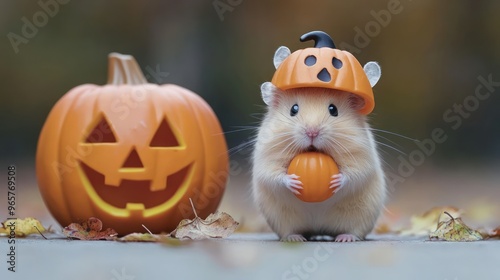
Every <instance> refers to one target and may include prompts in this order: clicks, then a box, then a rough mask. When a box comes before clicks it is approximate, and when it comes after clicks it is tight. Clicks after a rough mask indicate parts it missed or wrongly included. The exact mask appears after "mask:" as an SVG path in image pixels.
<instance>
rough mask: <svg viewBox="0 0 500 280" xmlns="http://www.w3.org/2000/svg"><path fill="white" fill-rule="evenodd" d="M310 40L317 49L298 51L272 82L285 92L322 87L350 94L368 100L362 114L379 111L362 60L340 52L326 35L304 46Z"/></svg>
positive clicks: (320, 34)
mask: <svg viewBox="0 0 500 280" xmlns="http://www.w3.org/2000/svg"><path fill="white" fill-rule="evenodd" d="M308 40H314V41H315V45H314V47H313V48H306V49H302V50H297V51H295V52H294V53H292V54H290V55H289V56H288V57H286V59H284V60H283V62H282V63H281V64H280V65H279V67H277V69H276V72H275V73H274V76H273V79H272V81H271V82H272V83H273V84H274V85H275V86H276V87H278V88H279V89H282V90H287V89H292V88H303V87H320V88H330V89H336V90H342V91H346V92H350V93H353V94H355V95H357V96H359V97H361V98H362V99H363V100H364V106H363V107H362V108H361V109H359V112H360V113H361V114H365V115H367V114H369V113H371V111H372V110H373V108H374V107H375V101H374V98H373V90H372V87H371V85H370V81H369V79H368V77H367V75H366V73H365V71H363V67H362V66H361V64H360V63H359V62H358V60H357V59H356V58H355V57H354V56H353V55H352V54H351V53H349V52H347V51H343V50H338V49H336V48H335V44H334V43H333V40H332V38H331V37H330V36H328V34H326V33H324V32H322V31H312V32H309V33H307V34H304V35H302V36H301V37H300V41H302V42H304V41H308ZM377 67H378V66H377ZM377 79H378V78H377Z"/></svg>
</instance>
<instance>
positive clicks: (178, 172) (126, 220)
mask: <svg viewBox="0 0 500 280" xmlns="http://www.w3.org/2000/svg"><path fill="white" fill-rule="evenodd" d="M109 62H110V65H109V80H108V84H107V85H104V86H98V85H91V84H87V85H81V86H78V87H76V88H74V89H72V90H71V91H70V92H68V93H67V94H66V95H64V96H63V97H62V98H61V99H60V100H59V101H58V102H57V104H56V105H55V106H54V108H53V109H52V111H51V112H50V114H49V116H48V117H47V120H46V121H45V124H44V126H43V129H42V131H41V133H40V137H39V141H38V148H37V156H36V171H37V177H38V183H39V188H40V192H41V194H42V197H43V199H44V201H45V204H46V205H47V207H48V208H49V210H50V212H51V213H52V215H53V216H54V217H55V218H56V220H57V221H58V222H59V223H60V224H61V225H63V226H66V225H68V224H70V223H72V222H77V221H80V220H86V219H88V218H89V217H97V218H99V219H101V220H102V222H103V223H104V225H105V226H106V227H111V228H114V229H115V230H116V231H117V232H118V233H119V234H127V233H130V232H143V231H144V228H143V227H142V224H144V225H145V226H146V227H147V228H149V229H150V230H151V231H152V232H157V233H158V232H162V231H164V232H168V231H171V230H173V229H174V228H175V227H176V225H177V224H178V223H179V221H181V220H182V219H183V218H191V217H194V216H193V212H192V210H191V204H190V202H189V198H191V199H192V200H193V203H194V206H195V207H196V210H197V213H198V215H199V216H202V217H205V216H207V215H208V214H210V213H212V212H213V211H215V210H216V208H217V206H218V205H219V202H220V199H221V198H222V195H223V193H224V188H225V184H226V180H227V175H228V155H227V146H226V141H225V139H224V135H223V133H222V129H221V127H220V124H219V121H218V119H217V117H216V116H215V114H214V112H213V111H212V110H211V108H210V107H209V105H208V104H207V103H206V102H205V101H204V100H203V99H202V98H200V97H199V96H198V95H196V94H195V93H193V92H191V91H189V90H187V89H185V88H182V87H179V86H176V85H168V84H167V85H161V86H159V85H155V84H148V83H147V81H146V79H145V78H144V76H143V74H142V72H141V70H140V68H139V66H138V65H137V62H136V61H135V59H134V58H133V57H132V56H126V55H120V54H110V56H109Z"/></svg>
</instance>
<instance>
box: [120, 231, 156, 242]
mask: <svg viewBox="0 0 500 280" xmlns="http://www.w3.org/2000/svg"><path fill="white" fill-rule="evenodd" d="M117 240H118V241H121V242H159V241H161V236H160V235H157V234H149V233H137V232H134V233H130V234H127V235H125V236H123V237H120V238H118V239H117Z"/></svg>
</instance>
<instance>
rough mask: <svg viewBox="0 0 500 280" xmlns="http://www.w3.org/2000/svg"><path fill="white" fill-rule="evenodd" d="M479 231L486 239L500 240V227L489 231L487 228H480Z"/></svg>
mask: <svg viewBox="0 0 500 280" xmlns="http://www.w3.org/2000/svg"><path fill="white" fill-rule="evenodd" d="M477 231H479V233H481V235H482V236H483V238H484V239H490V238H493V239H498V238H500V226H499V227H497V228H496V229H487V228H480V229H478V230H477Z"/></svg>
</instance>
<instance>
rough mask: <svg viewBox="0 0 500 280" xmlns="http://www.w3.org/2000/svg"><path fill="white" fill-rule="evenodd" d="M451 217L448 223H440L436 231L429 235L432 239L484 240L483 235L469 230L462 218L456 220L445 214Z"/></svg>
mask: <svg viewBox="0 0 500 280" xmlns="http://www.w3.org/2000/svg"><path fill="white" fill-rule="evenodd" d="M444 213H445V214H446V215H448V216H449V217H450V219H449V220H448V221H441V222H439V223H438V226H437V229H436V231H434V232H433V233H431V234H429V238H430V239H438V240H445V241H477V240H482V239H483V237H482V236H481V233H479V232H478V231H476V230H473V229H471V228H469V227H468V226H467V225H466V224H465V223H464V222H462V219H461V218H454V217H453V216H452V215H450V214H449V213H448V212H444Z"/></svg>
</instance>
